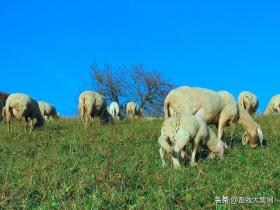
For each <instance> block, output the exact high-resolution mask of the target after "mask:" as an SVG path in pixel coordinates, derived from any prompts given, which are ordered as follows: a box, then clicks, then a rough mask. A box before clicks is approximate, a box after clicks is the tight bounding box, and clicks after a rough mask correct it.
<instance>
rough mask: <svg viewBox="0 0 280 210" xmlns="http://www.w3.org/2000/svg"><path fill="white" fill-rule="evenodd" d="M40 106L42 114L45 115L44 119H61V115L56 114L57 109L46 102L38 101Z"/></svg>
mask: <svg viewBox="0 0 280 210" xmlns="http://www.w3.org/2000/svg"><path fill="white" fill-rule="evenodd" d="M38 104H39V108H40V111H41V114H42V115H43V117H44V118H45V119H50V120H51V119H53V118H56V119H58V118H59V114H58V113H57V112H56V108H55V106H54V105H52V104H50V103H47V102H44V101H38Z"/></svg>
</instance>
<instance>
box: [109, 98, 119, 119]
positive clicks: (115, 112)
mask: <svg viewBox="0 0 280 210" xmlns="http://www.w3.org/2000/svg"><path fill="white" fill-rule="evenodd" d="M109 113H110V114H111V116H112V117H113V118H114V119H117V120H120V119H121V109H120V106H119V104H118V103H117V102H115V101H114V102H112V103H111V104H110V106H109Z"/></svg>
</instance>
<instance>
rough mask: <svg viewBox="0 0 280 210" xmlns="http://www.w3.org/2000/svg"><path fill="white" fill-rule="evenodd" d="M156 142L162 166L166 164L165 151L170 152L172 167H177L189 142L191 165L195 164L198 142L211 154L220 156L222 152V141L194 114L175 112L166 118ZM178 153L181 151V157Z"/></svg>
mask: <svg viewBox="0 0 280 210" xmlns="http://www.w3.org/2000/svg"><path fill="white" fill-rule="evenodd" d="M158 142H159V144H160V146H161V147H160V149H159V153H160V157H161V160H162V163H163V166H165V165H166V162H165V159H164V156H165V153H169V154H172V160H173V163H174V167H175V168H177V167H179V166H180V162H181V161H180V160H182V158H183V160H184V156H185V152H186V148H187V145H188V144H189V143H192V154H191V165H194V164H195V156H196V152H197V149H198V146H199V144H204V145H207V147H208V148H209V149H210V151H211V152H212V154H217V155H219V156H220V157H221V156H223V154H224V146H223V145H224V144H223V142H222V141H221V140H219V139H218V138H217V136H216V135H215V134H214V132H213V131H212V130H211V128H210V127H208V126H207V124H206V123H205V122H204V121H203V120H202V119H201V118H200V117H199V116H194V115H184V114H182V115H181V114H177V115H175V116H172V117H170V118H166V119H165V121H164V123H163V125H162V128H161V135H160V137H159V138H158ZM179 153H181V158H180V155H179Z"/></svg>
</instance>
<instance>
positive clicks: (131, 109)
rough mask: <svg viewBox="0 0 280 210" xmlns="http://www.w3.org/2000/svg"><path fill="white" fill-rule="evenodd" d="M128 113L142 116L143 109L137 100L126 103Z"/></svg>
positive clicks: (133, 115)
mask: <svg viewBox="0 0 280 210" xmlns="http://www.w3.org/2000/svg"><path fill="white" fill-rule="evenodd" d="M126 114H127V116H128V117H130V118H131V117H141V116H142V115H143V111H142V109H141V108H140V107H139V106H138V105H137V104H136V103H135V102H132V101H131V102H128V103H127V104H126Z"/></svg>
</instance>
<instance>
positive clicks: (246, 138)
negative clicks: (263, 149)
mask: <svg viewBox="0 0 280 210" xmlns="http://www.w3.org/2000/svg"><path fill="white" fill-rule="evenodd" d="M248 142H249V143H250V145H251V147H252V148H256V147H257V146H258V144H260V145H261V146H262V143H263V133H262V130H261V128H260V127H258V128H257V129H256V130H250V131H246V132H245V133H244V134H243V137H242V144H243V145H245V144H247V143H248Z"/></svg>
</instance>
